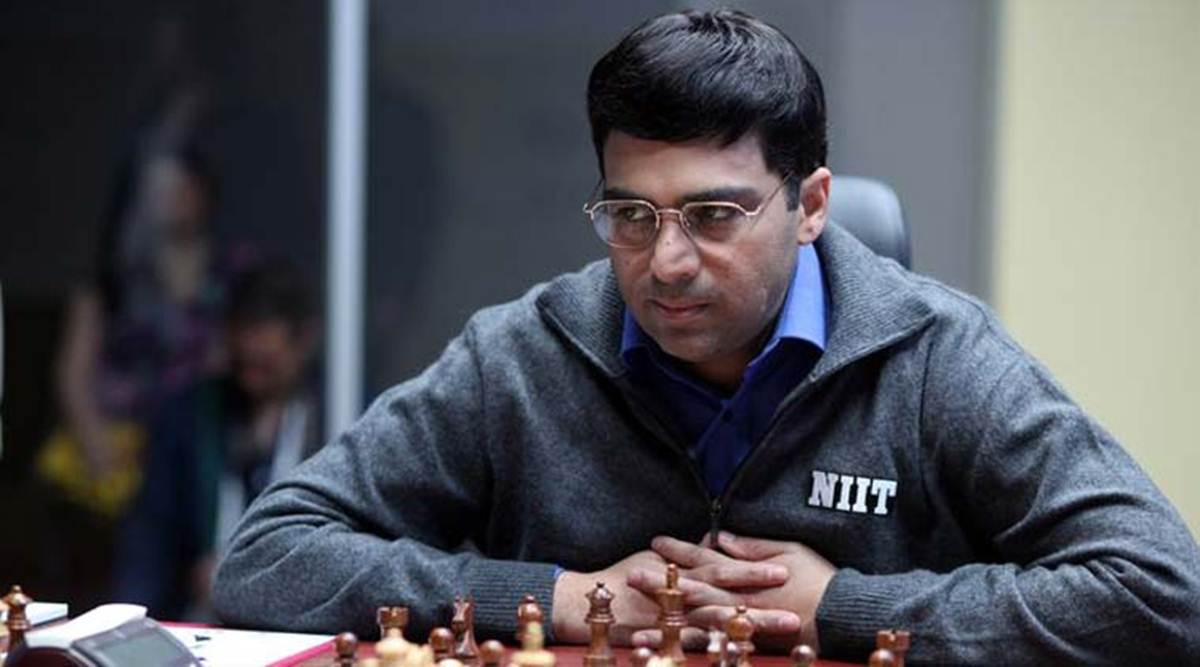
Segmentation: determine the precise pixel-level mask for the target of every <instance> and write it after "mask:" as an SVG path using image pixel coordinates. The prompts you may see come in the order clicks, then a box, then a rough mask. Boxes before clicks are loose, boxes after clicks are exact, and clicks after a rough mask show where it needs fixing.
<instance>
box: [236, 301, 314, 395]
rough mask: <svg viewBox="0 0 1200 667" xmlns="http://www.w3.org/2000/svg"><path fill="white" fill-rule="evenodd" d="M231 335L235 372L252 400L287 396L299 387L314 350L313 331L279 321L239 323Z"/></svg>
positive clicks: (239, 384) (240, 384) (239, 383)
mask: <svg viewBox="0 0 1200 667" xmlns="http://www.w3.org/2000/svg"><path fill="white" fill-rule="evenodd" d="M230 334H231V335H230V352H231V354H232V360H233V371H234V375H235V377H236V378H237V383H238V386H239V387H241V389H242V391H244V392H246V395H247V396H248V397H249V398H250V400H251V401H255V402H259V401H266V400H275V399H281V398H285V397H286V396H287V395H288V394H289V393H290V392H292V391H293V390H294V389H295V388H296V386H297V385H298V384H299V382H300V378H301V376H302V375H303V373H304V369H305V366H306V365H307V364H308V359H309V356H310V354H311V351H312V344H311V341H310V340H309V339H310V335H309V334H307V333H304V332H296V331H293V330H292V328H291V327H290V326H289V325H288V324H287V323H286V322H283V321H276V320H266V321H261V322H246V323H239V324H235V325H234V326H233V327H232V329H231V332H230Z"/></svg>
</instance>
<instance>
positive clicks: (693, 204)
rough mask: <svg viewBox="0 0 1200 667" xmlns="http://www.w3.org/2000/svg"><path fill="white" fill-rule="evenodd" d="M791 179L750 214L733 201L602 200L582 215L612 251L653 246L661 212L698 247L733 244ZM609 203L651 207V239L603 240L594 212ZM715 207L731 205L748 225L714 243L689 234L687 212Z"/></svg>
mask: <svg viewBox="0 0 1200 667" xmlns="http://www.w3.org/2000/svg"><path fill="white" fill-rule="evenodd" d="M790 180H792V176H791V174H787V175H785V176H784V177H783V179H782V180H781V181H780V182H779V185H777V186H775V189H774V190H772V191H771V193H770V194H768V195H767V196H766V197H765V198H764V199H763V200H762V201H761V202H759V204H758V206H756V207H755V208H754V210H751V211H748V210H746V207H745V206H742V205H741V204H739V203H737V202H732V201H690V202H687V203H686V204H684V205H683V206H680V207H679V208H673V207H661V208H660V207H658V206H655V204H654V202H651V201H647V200H645V199H601V200H599V201H596V202H589V203H585V204H584V205H583V213H584V215H586V216H587V217H588V222H589V223H591V225H592V230H593V231H595V232H596V236H599V237H600V240H601V241H604V242H605V243H606V244H608V245H609V246H611V247H613V248H621V249H624V250H641V249H644V248H649V247H650V246H652V245H654V242H655V241H656V240H658V233H659V232H660V231H661V230H662V225H663V221H662V218H663V214H664V213H674V214H675V217H676V218H677V219H678V220H679V226H680V227H681V228H682V229H683V233H684V234H686V235H687V237H688V238H689V239H691V240H692V243H697V244H699V243H716V244H726V243H734V242H735V241H737V239H738V238H740V237H741V236H742V235H743V234H744V233H745V232H746V231H747V230H749V229H750V228H752V227H753V226H754V225H755V223H756V222H758V216H759V215H761V214H762V212H763V211H764V210H765V209H766V208H767V206H768V205H770V203H771V200H773V199H775V195H777V194H779V191H780V190H782V189H783V186H785V185H787V183H788V181H790ZM602 185H604V180H603V179H601V180H600V182H599V183H597V184H596V188H595V191H599V190H600V188H601V186H602ZM612 204H644V205H646V206H648V207H650V210H652V211H654V233H653V234H651V235H650V238H649V239H648V240H647V241H646V242H645V243H643V244H641V245H625V244H620V243H613V242H612V241H610V240H609V239H606V238H604V237H603V236H601V235H600V230H599V229H597V227H596V210H597V209H599V208H600V207H601V206H605V205H612ZM714 205H715V206H730V207H733V208H736V209H737V210H738V211H740V212H741V213H742V215H743V216H745V217H746V218H747V219H748V222H747V223H746V224H743V225H740V226H739V227H738V229H737V231H736V232H735V233H734V236H733V237H731V238H729V239H726V240H724V241H713V240H711V239H705V238H704V237H697V236H695V235H693V234H692V225H691V223H689V222H688V217H687V211H688V210H689V209H691V210H694V209H696V208H697V207H700V206H714Z"/></svg>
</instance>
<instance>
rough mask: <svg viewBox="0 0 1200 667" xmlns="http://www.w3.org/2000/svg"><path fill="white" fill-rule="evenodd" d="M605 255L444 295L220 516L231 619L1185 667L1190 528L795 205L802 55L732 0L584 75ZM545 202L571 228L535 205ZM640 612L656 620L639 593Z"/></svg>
mask: <svg viewBox="0 0 1200 667" xmlns="http://www.w3.org/2000/svg"><path fill="white" fill-rule="evenodd" d="M587 102H588V115H589V120H590V122H591V129H592V139H593V142H594V145H595V149H596V155H597V158H598V163H599V171H600V178H599V184H598V186H597V188H596V191H595V193H594V194H593V196H592V197H591V198H590V199H589V200H588V201H587V203H586V205H585V207H584V210H585V214H586V215H587V217H588V219H589V220H590V222H591V224H592V227H593V228H594V230H595V232H596V234H597V235H598V236H599V237H600V240H601V241H602V242H603V243H604V244H605V245H606V247H607V253H608V257H607V258H606V259H604V260H603V261H598V262H596V263H593V264H590V265H588V266H586V267H584V268H582V269H581V270H579V271H578V272H576V273H572V274H569V275H563V276H559V277H557V278H554V279H552V280H550V281H548V282H546V283H544V284H541V285H538V286H536V287H533V288H532V289H531V290H530V291H529V292H528V293H527V294H526V295H525V296H523V297H521V298H519V299H517V300H516V301H513V302H511V303H507V304H503V305H499V306H496V307H492V308H487V309H484V310H482V311H480V312H478V313H476V314H475V315H474V316H473V317H471V319H470V321H469V322H468V323H467V325H466V327H465V329H464V330H463V332H462V333H461V335H460V336H458V337H457V338H455V339H454V340H453V341H451V342H450V344H449V346H448V347H447V348H446V350H445V352H444V353H443V354H442V356H441V358H439V359H438V360H437V361H436V362H435V363H434V364H433V365H432V366H430V367H429V368H428V369H427V370H426V371H425V372H424V373H423V374H421V375H420V376H419V377H417V378H414V379H412V380H409V381H407V382H404V383H402V384H400V385H398V386H396V387H394V388H392V389H390V390H388V391H387V392H385V393H384V394H382V395H381V396H380V397H379V398H378V399H377V400H376V401H375V403H374V404H373V405H372V406H371V407H370V408H369V409H368V410H367V411H366V413H365V414H364V415H363V416H362V418H361V419H360V420H359V421H358V422H357V423H356V424H355V425H353V426H352V427H351V428H350V429H349V430H348V431H346V432H345V433H343V434H341V435H340V436H339V437H337V438H336V439H335V440H334V442H332V443H331V444H330V445H329V446H327V447H325V448H324V449H323V450H322V451H321V452H320V453H319V454H317V455H316V456H315V457H314V458H313V459H311V460H310V461H309V462H307V463H306V464H304V465H303V466H301V467H300V468H299V469H298V470H297V471H296V472H295V473H294V474H292V475H291V476H290V477H288V478H286V479H284V480H282V481H281V482H280V483H278V484H276V485H274V486H273V487H271V489H270V490H269V491H268V492H267V493H265V494H264V495H263V496H261V497H260V498H259V499H258V500H257V501H256V502H255V503H254V505H253V506H252V507H251V508H250V510H249V513H248V516H247V517H246V519H245V520H244V521H243V523H242V524H241V527H240V529H239V531H238V533H237V535H236V536H235V537H234V540H233V542H232V545H231V547H230V548H229V550H228V552H227V555H226V556H225V558H224V560H223V562H222V563H221V564H220V567H219V571H218V573H217V576H216V583H215V590H214V600H215V604H216V606H217V609H218V611H219V613H220V614H221V615H222V616H223V617H224V619H225V620H226V621H227V622H229V623H232V624H236V625H239V626H257V627H274V628H281V629H289V630H312V631H325V632H333V631H337V630H341V629H354V630H356V631H357V632H359V633H360V634H363V633H370V632H371V624H372V621H373V616H372V614H373V610H374V608H375V607H376V606H378V605H392V604H398V605H406V606H407V607H408V608H409V609H410V611H411V625H412V627H413V631H414V632H415V633H417V634H418V636H419V635H420V633H423V632H426V631H428V628H430V627H432V626H434V625H439V624H444V623H446V622H447V620H448V618H449V613H450V609H449V607H448V601H449V600H452V599H454V597H455V596H456V595H470V596H472V597H473V599H474V601H475V603H476V607H475V610H474V619H475V624H476V629H477V631H478V633H479V634H480V635H481V637H498V638H505V639H510V638H511V637H512V636H513V633H514V631H515V629H516V628H515V624H516V622H515V619H514V615H513V613H512V610H513V609H514V608H516V606H517V604H518V602H519V601H520V600H521V598H522V595H524V594H527V593H528V594H533V595H534V596H535V597H536V598H537V599H538V600H539V601H542V602H543V603H545V605H546V609H545V620H544V623H545V627H544V630H545V632H546V633H547V636H548V637H549V638H550V639H551V640H552V641H556V642H560V643H562V642H571V643H584V642H587V641H588V638H589V627H588V624H587V623H586V622H585V617H586V610H587V602H586V598H585V595H586V594H587V593H588V591H590V590H592V588H593V587H594V585H595V583H596V582H598V581H602V582H604V583H605V584H606V586H607V589H608V590H609V591H610V592H611V593H612V595H613V600H612V602H611V612H612V616H613V618H614V619H615V622H614V623H613V625H612V626H611V628H610V630H611V637H612V639H613V641H615V642H617V643H628V642H631V641H638V642H641V641H648V642H654V641H656V639H657V637H656V633H657V630H656V627H657V625H656V619H657V617H658V615H659V609H658V604H657V603H656V600H655V597H654V596H655V592H656V591H658V590H660V589H661V588H662V587H663V586H664V582H665V572H666V565H667V563H668V562H670V563H675V564H677V565H678V579H679V580H678V586H679V590H680V591H681V592H682V596H683V599H682V601H681V603H680V605H681V606H682V618H683V621H682V622H683V623H684V624H685V627H684V628H682V630H681V640H682V641H683V643H684V645H685V646H690V647H694V648H701V647H702V646H703V645H704V632H703V631H704V630H707V629H708V628H709V627H712V626H718V627H719V626H720V625H722V624H723V622H724V621H725V620H726V619H728V618H729V617H730V615H731V614H733V613H734V611H733V610H735V609H736V608H737V607H738V606H745V607H746V608H747V615H748V617H749V619H750V620H751V621H752V622H753V624H754V630H755V635H754V636H755V640H754V642H755V644H756V645H757V647H758V648H757V649H756V650H757V651H758V652H760V653H761V652H764V651H771V650H786V649H787V648H788V647H790V646H792V645H793V644H795V643H796V642H797V640H802V641H804V642H806V643H808V644H810V645H812V646H813V647H819V651H820V653H821V654H822V655H823V656H828V657H843V658H850V659H857V660H860V661H861V660H865V659H866V658H867V656H868V654H869V653H870V652H871V651H872V649H873V648H874V642H875V633H876V631H877V630H879V629H881V628H888V627H897V628H905V629H907V630H909V631H910V632H911V636H912V646H911V649H910V653H909V656H910V659H911V660H913V661H915V662H948V663H992V664H995V663H1004V664H1024V663H1037V664H1064V663H1078V664H1089V663H1101V662H1103V663H1112V662H1139V663H1141V662H1154V661H1160V662H1164V663H1174V664H1185V663H1186V664H1196V663H1198V662H1200V632H1198V631H1197V628H1200V551H1198V549H1197V545H1196V542H1195V541H1194V540H1193V538H1192V537H1191V535H1190V534H1189V532H1188V530H1187V528H1186V527H1185V526H1184V524H1183V522H1182V520H1181V519H1180V517H1179V516H1178V514H1177V513H1176V511H1175V510H1174V509H1173V508H1172V507H1171V506H1170V504H1169V503H1168V501H1167V500H1166V499H1165V498H1164V497H1163V495H1162V494H1161V493H1160V492H1159V490H1158V489H1157V488H1155V486H1154V485H1153V484H1152V483H1151V481H1150V480H1149V479H1148V478H1147V476H1146V475H1145V474H1144V473H1143V472H1142V471H1141V470H1140V469H1139V468H1138V466H1137V465H1136V464H1135V463H1134V462H1133V461H1132V460H1131V458H1130V457H1129V456H1128V455H1127V454H1126V452H1125V451H1123V450H1122V448H1121V447H1120V445H1119V444H1118V443H1117V442H1115V441H1114V439H1113V438H1112V437H1111V436H1110V435H1109V434H1107V433H1106V432H1105V431H1104V430H1103V429H1102V428H1101V427H1100V426H1099V425H1097V423H1096V422H1095V421H1094V420H1093V419H1091V418H1090V417H1089V416H1088V415H1086V414H1085V413H1084V412H1083V411H1082V410H1081V409H1080V408H1079V407H1078V406H1077V405H1076V404H1074V403H1073V402H1072V401H1071V399H1070V398H1069V397H1068V396H1066V395H1065V393H1064V392H1063V391H1062V389H1061V388H1060V387H1059V386H1058V385H1057V384H1056V383H1055V382H1054V381H1053V379H1052V378H1051V377H1050V376H1049V374H1048V373H1047V371H1046V370H1045V369H1044V368H1043V367H1042V366H1040V365H1039V364H1038V363H1037V362H1036V361H1035V360H1033V359H1032V358H1030V356H1029V355H1028V354H1026V353H1025V352H1024V351H1023V350H1022V349H1021V348H1020V347H1019V346H1018V344H1017V343H1015V342H1014V341H1013V339H1012V338H1011V337H1009V335H1008V334H1006V333H1005V332H1004V330H1003V328H1002V326H1001V325H1000V323H999V322H998V321H997V319H996V318H995V316H994V315H993V314H992V313H991V312H989V310H988V309H987V308H986V307H985V306H984V305H982V304H980V303H979V302H977V301H975V300H973V299H971V298H970V297H967V296H964V295H962V294H959V293H957V292H955V291H953V290H951V289H949V288H947V287H945V286H943V285H940V284H938V283H937V282H935V281H934V280H931V279H929V278H926V277H923V276H918V275H915V274H912V273H910V272H908V271H906V270H904V269H903V268H902V267H900V266H898V265H897V264H896V263H894V262H892V261H889V260H886V259H882V258H880V257H878V256H876V255H875V254H873V253H872V252H871V251H870V250H868V249H867V248H866V247H865V246H863V245H862V244H861V243H859V242H858V241H857V240H856V239H855V238H854V237H853V236H852V235H851V234H850V233H848V232H847V231H845V230H844V229H842V228H840V227H839V226H837V224H835V223H832V222H830V220H829V215H828V203H829V193H830V191H831V189H832V188H836V187H837V179H836V177H834V176H832V175H831V173H830V170H829V169H828V167H827V166H826V118H825V103H824V98H823V93H822V87H821V80H820V78H819V77H818V74H817V72H816V70H815V69H814V68H813V67H812V65H811V64H810V63H809V62H808V60H807V59H806V58H805V56H804V55H803V54H802V53H801V51H800V50H799V49H798V48H797V47H796V46H795V45H794V44H793V43H792V42H791V40H789V39H788V38H787V37H786V36H785V35H783V34H782V33H781V32H779V31H778V30H777V29H775V28H773V27H771V26H769V25H767V24H765V23H763V22H761V21H759V20H757V19H755V18H753V17H751V16H748V15H746V14H743V13H740V12H731V11H717V12H684V13H676V14H669V15H666V16H660V17H657V18H654V19H651V20H648V21H646V22H645V23H643V24H642V25H640V26H638V27H637V28H635V29H634V30H633V31H632V32H630V33H629V34H627V35H626V36H625V37H624V38H623V39H621V40H620V42H618V43H617V44H616V46H615V47H613V48H612V49H611V50H610V51H609V52H607V53H606V54H604V56H603V57H602V58H600V60H599V61H598V62H597V63H596V64H595V66H594V68H593V70H592V73H591V77H590V79H589V81H588V83H587ZM547 224H573V223H571V221H562V220H558V221H551V222H548V223H547ZM673 618H679V617H678V616H673Z"/></svg>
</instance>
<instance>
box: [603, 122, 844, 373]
mask: <svg viewBox="0 0 1200 667" xmlns="http://www.w3.org/2000/svg"><path fill="white" fill-rule="evenodd" d="M604 171H605V193H606V194H605V195H604V197H605V198H636V199H645V200H647V201H650V202H652V203H654V204H655V205H656V206H659V207H668V208H679V207H680V206H682V205H683V204H685V203H687V202H689V201H713V200H723V201H732V202H735V203H738V204H741V205H742V206H743V207H744V208H745V209H746V210H754V209H755V208H757V207H758V206H759V204H761V203H762V202H763V201H764V200H765V199H766V198H767V196H768V195H770V194H771V192H772V191H774V190H775V189H776V188H777V187H778V186H779V184H780V181H781V175H779V174H775V173H773V172H771V171H768V169H767V166H766V163H765V162H764V161H763V157H762V150H761V147H760V146H759V141H758V138H757V136H754V135H752V134H748V135H746V136H743V137H742V138H741V139H739V140H737V141H736V142H734V143H732V144H730V145H728V146H722V145H721V143H720V142H719V141H712V140H695V141H688V142H683V143H667V142H662V141H651V140H645V139H638V138H635V137H632V136H630V135H628V134H624V133H622V132H615V131H614V132H612V133H611V134H610V135H609V136H608V138H607V140H606V141H605V143H604ZM814 177H816V181H815V182H816V185H815V186H814V185H813V183H812V182H810V181H813V179H814ZM786 187H787V186H785V189H786ZM822 188H823V189H822ZM827 193H828V171H827V170H825V169H823V168H822V169H819V170H818V171H817V172H814V175H813V176H811V177H810V178H809V179H807V180H806V181H805V184H804V186H803V191H802V201H805V203H809V200H811V199H813V198H814V197H816V199H817V201H816V204H815V206H816V208H817V209H818V211H817V212H816V214H814V213H813V212H811V211H810V214H809V215H807V216H806V215H805V213H804V211H803V210H801V209H800V208H799V207H797V208H796V209H795V210H790V211H789V210H788V209H787V196H786V193H785V192H782V191H781V192H780V193H778V194H777V195H775V197H773V198H772V199H771V201H770V202H769V203H768V204H767V206H766V207H765V208H764V209H763V211H762V213H761V214H760V215H759V216H758V218H757V219H755V220H754V222H753V224H752V226H751V227H750V228H749V229H747V230H745V231H743V233H742V234H741V235H740V236H738V237H737V238H736V239H735V240H733V241H732V242H730V243H727V244H720V245H718V244H714V243H710V242H705V241H700V242H696V241H693V240H692V239H691V238H690V237H689V236H688V235H687V234H686V233H685V232H684V230H683V228H682V227H681V226H680V223H679V218H678V216H676V215H673V214H666V215H664V216H663V218H662V226H661V228H660V230H659V233H658V237H657V238H656V239H655V240H654V242H653V243H652V244H651V245H650V246H649V247H646V248H641V249H634V250H631V249H625V248H610V251H609V254H610V257H611V258H612V265H613V270H614V272H615V273H616V277H617V282H618V284H619V285H620V288H621V295H622V296H623V297H624V299H625V303H626V305H627V306H628V307H629V308H630V309H631V310H632V312H633V315H634V317H635V318H636V319H637V322H638V324H640V325H641V327H642V329H644V330H645V331H646V333H647V334H649V336H650V337H651V338H653V339H654V340H655V342H657V343H658V345H659V347H661V348H662V349H663V350H664V351H665V352H666V353H667V354H670V355H671V356H673V357H676V358H677V359H680V360H681V361H683V362H685V363H686V364H688V365H689V366H690V367H691V368H692V369H693V371H694V372H696V373H697V375H699V376H700V377H702V378H704V379H706V380H709V381H710V382H713V383H715V384H717V385H719V386H726V387H733V386H737V384H738V383H739V382H740V381H741V375H742V372H743V371H744V369H745V366H746V364H747V363H749V361H750V360H751V359H753V358H754V356H755V354H757V352H758V350H759V348H760V347H761V345H762V343H763V341H764V337H765V335H766V334H768V333H769V332H770V329H769V327H770V326H771V324H772V322H773V320H774V319H775V316H776V315H777V314H778V312H779V308H780V306H781V305H782V303H783V299H784V296H785V295H786V293H787V288H788V284H789V281H790V279H791V275H792V269H793V267H794V266H795V263H796V246H797V244H798V243H809V242H812V241H813V240H815V239H816V237H817V236H818V235H819V234H820V232H821V228H822V225H823V223H824V201H825V200H824V195H825V194H827Z"/></svg>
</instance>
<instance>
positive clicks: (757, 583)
mask: <svg viewBox="0 0 1200 667" xmlns="http://www.w3.org/2000/svg"><path fill="white" fill-rule="evenodd" d="M790 576H791V572H790V571H789V570H788V569H787V567H785V566H783V565H780V564H778V563H758V562H753V561H749V562H747V561H729V562H727V563H718V564H714V565H702V566H700V567H698V568H695V569H693V570H689V571H688V572H687V577H688V578H689V579H697V580H700V581H703V582H705V583H708V584H711V585H713V586H716V587H718V588H724V589H731V588H772V587H775V586H780V585H783V584H785V583H787V580H788V579H789V578H790Z"/></svg>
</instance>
